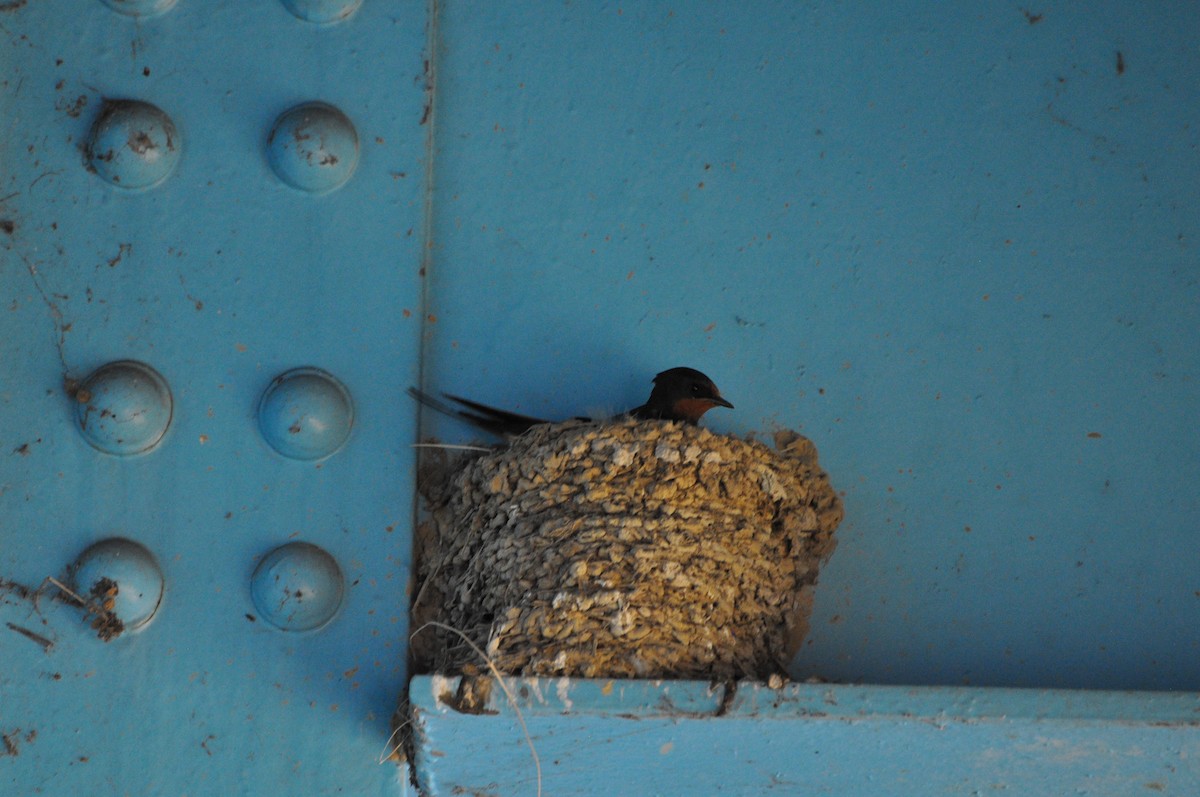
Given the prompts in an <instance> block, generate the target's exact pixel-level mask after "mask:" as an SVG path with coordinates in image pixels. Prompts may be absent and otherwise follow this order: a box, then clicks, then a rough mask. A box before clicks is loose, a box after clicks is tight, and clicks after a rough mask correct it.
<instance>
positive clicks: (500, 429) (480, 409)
mask: <svg viewBox="0 0 1200 797" xmlns="http://www.w3.org/2000/svg"><path fill="white" fill-rule="evenodd" d="M408 395H410V396H412V397H413V398H415V399H416V400H417V401H419V402H421V403H422V404H424V405H425V406H427V407H430V408H432V409H435V410H437V411H438V412H440V413H442V414H443V415H448V416H450V417H451V418H457V419H459V420H460V421H465V422H466V423H469V424H471V425H472V426H475V427H477V428H479V429H482V430H484V431H485V432H488V433H490V434H494V435H497V436H499V437H515V436H517V435H519V434H521V433H523V432H526V431H528V430H529V429H530V427H533V426H537V425H538V424H543V423H550V421H547V420H544V419H542V418H533V417H531V416H529V415H521V414H519V413H516V412H509V411H508V410H501V409H497V408H495V407H489V406H488V405H486V404H480V403H479V402H478V401H471V400H470V399H465V398H462V397H461V396H454V395H451V394H449V393H443V394H442V395H443V396H445V397H446V398H447V399H449V400H450V401H452V402H454V403H455V404H458V405H459V406H457V407H455V406H452V405H450V404H447V403H446V402H444V401H442V400H441V399H439V398H437V397H436V396H431V395H429V394H428V393H426V392H424V391H422V390H418V389H417V388H415V387H410V388H409V389H408Z"/></svg>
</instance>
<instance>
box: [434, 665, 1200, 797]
mask: <svg viewBox="0 0 1200 797" xmlns="http://www.w3.org/2000/svg"><path fill="white" fill-rule="evenodd" d="M506 684H507V686H508V689H509V691H510V692H511V693H512V695H513V696H514V697H515V698H516V700H515V704H514V703H510V702H509V700H508V698H507V697H506V696H505V693H504V691H503V690H502V689H500V688H493V689H492V690H491V693H490V697H489V699H488V701H487V703H486V705H485V706H483V707H482V708H484V710H485V712H486V713H483V714H463V713H459V712H458V711H456V710H454V709H453V708H451V707H450V706H449V705H448V704H447V703H446V702H444V701H443V700H442V699H441V698H442V696H443V695H446V694H450V695H452V694H453V693H454V692H455V690H456V689H457V685H458V680H457V679H447V678H442V677H440V676H421V677H418V678H415V679H414V680H413V682H412V692H411V699H412V705H413V711H414V720H415V722H416V726H417V727H416V738H417V742H418V744H417V748H416V756H415V765H416V771H417V774H418V779H419V782H420V784H421V787H422V788H423V789H424V790H425V791H426V792H427V793H428V794H430V795H452V794H486V795H533V794H535V793H536V792H537V781H538V767H537V766H536V765H535V763H534V758H533V754H532V753H531V750H530V744H532V746H533V749H534V750H536V753H537V760H538V762H539V763H540V768H541V791H542V793H543V794H546V795H556V797H561V796H562V795H599V794H606V795H611V794H629V795H684V794H687V795H698V794H739V795H773V794H836V795H839V797H858V796H859V795H861V796H862V797H877V796H878V795H889V797H906V795H912V796H913V797H918V795H919V796H920V797H925V795H931V794H939V795H964V797H965V796H967V795H983V794H996V793H1007V794H1019V795H1023V796H1029V795H1034V796H1036V795H1067V794H1087V795H1093V796H1095V795H1112V796H1113V797H1127V796H1128V795H1132V794H1179V795H1184V794H1187V795H1191V794H1197V793H1200V695H1197V694H1191V693H1169V692H1104V691H1068V690H1035V689H973V688H961V687H900V686H842V685H832V684H798V683H793V684H787V685H786V686H784V687H782V688H780V689H770V688H768V687H766V686H764V685H762V684H753V683H742V684H739V685H738V686H737V688H736V691H735V693H734V694H733V695H732V696H729V695H726V693H725V687H724V686H723V685H715V686H714V685H710V684H707V683H702V682H696V681H675V682H652V681H604V680H570V679H557V680H554V679H544V680H542V679H526V678H510V679H506ZM518 713H519V714H520V719H518ZM521 720H523V721H524V723H525V726H527V728H528V732H529V738H528V739H526V737H525V733H524V731H523V730H522V727H521Z"/></svg>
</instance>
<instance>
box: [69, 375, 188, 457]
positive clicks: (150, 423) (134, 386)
mask: <svg viewBox="0 0 1200 797" xmlns="http://www.w3.org/2000/svg"><path fill="white" fill-rule="evenodd" d="M173 407H174V403H173V401H172V399H171V390H170V388H168V387H167V383H166V380H164V379H163V378H162V377H161V376H160V375H159V374H158V372H157V371H155V370H154V369H153V368H151V367H150V366H148V365H145V364H144V363H139V362H134V361H133V360H118V361H116V362H111V363H108V364H107V365H103V366H101V367H100V368H98V369H96V370H95V371H93V372H92V373H91V374H90V375H89V376H88V377H87V378H86V379H84V380H83V383H82V384H81V385H80V386H79V388H78V390H77V391H76V392H75V417H76V420H77V421H78V423H79V430H80V431H81V432H82V433H83V436H84V439H86V440H87V441H88V443H90V444H91V445H92V446H94V447H95V448H97V449H99V450H100V451H103V452H104V453H106V454H115V455H117V456H126V455H129V454H138V453H141V452H143V451H148V450H150V449H151V448H154V446H156V445H158V443H159V441H160V440H162V437H163V435H164V434H165V433H166V431H167V427H168V426H170V425H171V415H172V412H173Z"/></svg>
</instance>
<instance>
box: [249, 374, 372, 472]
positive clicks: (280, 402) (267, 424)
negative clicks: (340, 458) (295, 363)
mask: <svg viewBox="0 0 1200 797" xmlns="http://www.w3.org/2000/svg"><path fill="white" fill-rule="evenodd" d="M353 425H354V404H353V403H352V402H351V400H350V393H349V391H347V390H346V388H345V387H344V386H343V385H342V383H341V382H339V381H338V380H337V379H335V378H334V377H333V376H332V375H330V374H328V373H326V372H324V371H322V370H320V369H319V368H296V369H294V370H291V371H287V372H286V373H283V374H280V375H279V376H277V377H275V379H274V380H272V381H271V384H270V385H269V386H268V387H267V389H266V390H265V391H264V392H263V395H262V399H261V400H260V401H259V403H258V428H259V430H260V431H261V432H262V435H263V437H264V438H265V439H266V441H267V443H268V444H270V446H271V448H273V449H275V450H276V451H278V452H279V453H280V454H282V455H283V456H285V457H288V458H290V459H304V460H312V459H321V458H323V457H327V456H329V455H330V454H332V453H334V452H335V451H337V450H338V449H339V448H341V447H342V444H343V443H344V442H346V438H347V437H348V436H349V434H350V428H351V427H352V426H353Z"/></svg>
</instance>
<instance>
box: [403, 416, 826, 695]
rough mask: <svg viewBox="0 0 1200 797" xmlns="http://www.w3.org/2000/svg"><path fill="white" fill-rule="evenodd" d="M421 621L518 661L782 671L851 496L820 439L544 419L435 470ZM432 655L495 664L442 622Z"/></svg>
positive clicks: (651, 671) (592, 667)
mask: <svg viewBox="0 0 1200 797" xmlns="http://www.w3.org/2000/svg"><path fill="white" fill-rule="evenodd" d="M421 489H422V492H423V494H424V495H425V498H426V502H427V508H428V510H429V517H428V520H427V521H426V522H425V523H423V524H422V527H421V530H420V532H419V534H418V538H419V539H418V550H417V557H418V567H417V572H418V579H419V586H418V588H417V589H418V591H417V595H416V597H415V599H414V605H413V627H414V628H420V627H422V626H424V625H425V624H426V623H427V622H429V621H431V620H433V621H437V623H439V624H444V625H446V626H451V627H453V628H455V629H458V630H459V631H461V632H462V633H463V634H465V635H466V637H467V638H469V639H470V640H471V641H472V642H473V643H474V644H475V645H476V646H478V647H479V648H480V649H481V650H482V651H484V652H485V653H486V654H487V656H488V657H489V659H490V660H491V662H492V664H493V665H494V666H495V667H496V668H497V669H498V670H499V671H500V672H503V673H507V674H522V675H536V676H558V675H571V676H583V677H589V678H596V677H641V678H735V677H751V678H766V677H768V676H770V675H772V674H776V673H779V672H781V671H782V667H783V665H784V664H786V662H787V661H788V660H789V659H790V657H791V654H792V653H794V650H795V647H796V646H797V645H798V644H799V642H800V640H801V639H802V638H803V636H804V633H805V632H806V631H807V622H808V612H809V608H810V604H811V594H810V590H811V588H812V586H813V584H815V582H816V579H817V571H818V566H819V564H820V563H821V561H822V560H823V559H824V558H826V557H827V556H828V555H829V554H830V553H831V552H832V551H833V546H834V540H833V533H834V530H835V529H836V528H837V525H838V523H839V522H840V521H841V519H842V505H841V501H840V500H839V499H838V497H837V494H836V493H835V492H834V491H833V488H832V487H831V486H830V484H829V478H828V476H827V475H826V474H825V473H824V472H823V471H821V469H820V467H819V466H818V464H817V452H816V449H815V447H814V446H813V444H812V442H811V441H809V440H808V439H806V438H804V437H802V436H800V435H799V434H796V433H795V432H791V431H784V432H780V433H778V434H776V435H775V450H772V449H770V448H768V447H767V446H765V445H763V444H762V443H758V442H753V441H745V440H740V439H737V438H734V437H729V436H724V435H718V434H714V433H712V432H709V431H707V430H705V429H701V428H698V427H694V426H687V425H684V424H678V423H670V422H660V421H634V420H628V421H617V422H613V423H605V424H597V423H580V422H568V423H564V424H552V425H545V426H538V427H534V428H533V429H531V430H530V431H529V432H527V433H526V434H525V435H523V436H521V437H520V438H518V439H517V440H516V441H514V442H513V443H512V444H511V445H509V446H507V447H504V448H501V449H498V450H496V451H494V452H490V453H486V454H483V455H481V456H474V457H472V458H469V459H467V460H465V461H461V460H460V461H459V462H457V463H455V464H453V465H448V466H444V467H442V468H440V469H439V468H436V467H434V468H426V470H425V472H424V473H423V476H422V485H421ZM413 653H414V656H415V657H416V658H417V662H416V664H417V667H418V668H419V669H422V670H426V671H438V672H443V673H463V672H466V673H474V672H479V671H486V670H485V667H484V663H483V661H482V660H481V659H480V657H479V655H478V653H476V652H475V651H474V650H472V649H471V647H470V646H469V645H467V644H466V643H465V642H463V640H462V639H461V638H460V637H459V636H458V635H456V634H454V633H452V632H449V631H446V630H445V629H443V628H441V627H440V625H437V626H434V625H430V626H425V628H424V629H423V630H422V631H421V633H419V634H417V635H416V637H414V639H413Z"/></svg>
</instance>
